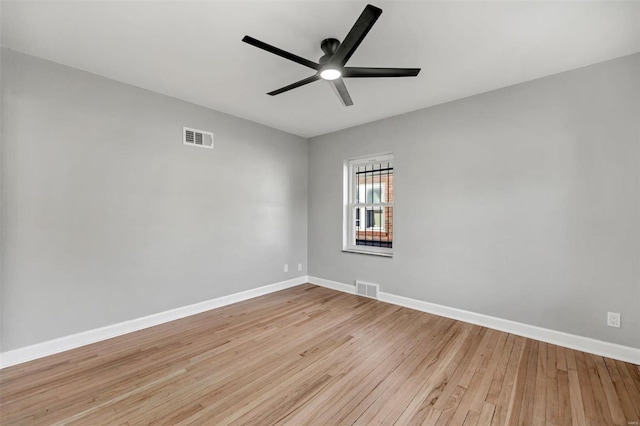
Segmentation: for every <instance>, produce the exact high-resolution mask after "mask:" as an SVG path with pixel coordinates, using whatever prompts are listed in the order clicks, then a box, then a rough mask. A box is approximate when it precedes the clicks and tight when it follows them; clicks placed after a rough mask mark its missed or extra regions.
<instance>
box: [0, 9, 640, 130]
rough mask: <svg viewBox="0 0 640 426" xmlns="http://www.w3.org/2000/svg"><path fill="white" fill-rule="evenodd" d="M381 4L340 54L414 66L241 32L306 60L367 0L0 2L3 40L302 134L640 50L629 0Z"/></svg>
mask: <svg viewBox="0 0 640 426" xmlns="http://www.w3.org/2000/svg"><path fill="white" fill-rule="evenodd" d="M371 1H372V3H373V4H374V5H376V6H378V7H380V8H382V10H383V13H382V16H381V17H380V19H379V20H378V21H377V23H376V24H375V25H374V27H373V29H372V30H371V32H370V33H369V35H368V36H367V37H366V39H365V40H364V42H363V43H362V44H361V45H360V47H359V49H358V50H357V51H356V53H355V54H354V55H353V57H352V58H351V60H350V61H349V63H348V65H351V66H373V67H375V66H378V67H422V72H421V73H420V75H419V76H418V77H416V78H392V79H346V80H345V82H346V84H347V87H348V89H349V91H350V93H351V97H352V98H353V101H354V106H351V107H348V108H347V107H344V106H342V104H341V103H340V101H339V100H338V99H337V97H336V96H335V94H334V93H333V91H332V90H331V89H330V87H329V86H328V85H327V84H326V83H325V82H323V81H319V82H315V83H312V84H310V85H307V86H304V87H301V88H298V89H295V90H293V91H291V92H288V93H285V94H282V95H279V96H275V97H271V96H267V95H266V94H265V93H266V92H268V91H271V90H274V89H277V88H279V87H282V86H285V85H287V84H289V83H292V82H294V81H297V80H299V79H302V78H305V77H307V76H310V75H312V74H313V71H312V70H310V69H308V68H305V67H303V66H301V65H298V64H296V63H293V62H289V61H287V60H285V59H283V58H280V57H278V56H275V55H272V54H269V53H267V52H264V51H262V50H259V49H257V48H255V47H253V46H250V45H248V44H245V43H242V42H241V39H242V37H243V36H244V35H245V34H247V35H251V36H253V37H255V38H258V39H260V40H262V41H265V42H267V43H269V44H273V45H275V46H278V47H280V48H282V49H285V50H288V51H290V52H292V53H295V54H298V55H300V56H303V57H306V58H308V59H311V60H313V61H317V60H318V58H319V57H320V56H321V55H322V52H321V50H320V41H321V40H322V39H323V38H327V37H335V38H338V39H339V40H342V39H343V38H344V36H345V35H346V34H347V32H348V31H349V29H350V28H351V26H352V25H353V23H354V22H355V20H356V19H357V18H358V16H359V15H360V12H361V11H362V9H363V8H364V6H365V5H366V2H360V1H324V2H320V1H297V2H280V1H278V2H276V1H264V0H263V1H253V2H246V1H224V2H222V1H209V2H205V1H200V2H179V1H174V2H141V1H129V2H115V1H105V2H102V1H89V2H82V3H81V2H59V1H42V2H34V1H31V2H26V1H3V2H2V11H1V12H2V34H1V35H2V44H3V45H4V46H7V47H10V48H12V49H15V50H19V51H22V52H25V53H28V54H31V55H34V56H39V57H42V58H45V59H49V60H51V61H55V62H58V63H62V64H65V65H69V66H72V67H75V68H79V69H82V70H86V71H90V72H92V73H95V74H99V75H102V76H105V77H108V78H111V79H114V80H119V81H122V82H125V83H128V84H132V85H135V86H139V87H142V88H145V89H149V90H152V91H155V92H159V93H163V94H166V95H169V96H173V97H176V98H179V99H183V100H185V101H189V102H193V103H195V104H198V105H202V106H205V107H208V108H211V109H214V110H218V111H223V112H226V113H229V114H233V115H236V116H239V117H243V118H246V119H249V120H252V121H255V122H258V123H262V124H265V125H268V126H271V127H275V128H278V129H282V130H285V131H287V132H290V133H294V134H297V135H300V136H304V137H311V136H316V135H320V134H324V133H328V132H332V131H335V130H339V129H343V128H346V127H351V126H355V125H358V124H362V123H366V122H370V121H373V120H377V119H381V118H385V117H389V116H393V115H398V114H401V113H404V112H408V111H412V110H416V109H419V108H424V107H428V106H431V105H435V104H439V103H443V102H447V101H451V100H454V99H459V98H463V97H466V96H470V95H474V94H477V93H482V92H486V91H489V90H493V89H497V88H500V87H504V86H508V85H512V84H515V83H520V82H523V81H527V80H531V79H535V78H539V77H543V76H546V75H550V74H555V73H558V72H562V71H567V70H571V69H575V68H578V67H582V66H585V65H589V64H593V63H597V62H601V61H605V60H608V59H612V58H616V57H620V56H624V55H628V54H631V53H634V52H638V51H640V2H637V1H635V2H622V1H603V2H584V1H582V2H579V1H573V2H540V1H512V2H481V1H473V2H452V1H448V2H418V1H408V2H403V1H375V0H371Z"/></svg>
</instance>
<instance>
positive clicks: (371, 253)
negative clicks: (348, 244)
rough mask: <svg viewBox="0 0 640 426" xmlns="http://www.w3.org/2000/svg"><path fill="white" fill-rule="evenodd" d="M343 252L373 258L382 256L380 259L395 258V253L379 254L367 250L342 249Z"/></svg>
mask: <svg viewBox="0 0 640 426" xmlns="http://www.w3.org/2000/svg"><path fill="white" fill-rule="evenodd" d="M342 252H343V253H355V254H368V255H371V256H380V257H393V253H379V252H375V251H367V250H355V249H342Z"/></svg>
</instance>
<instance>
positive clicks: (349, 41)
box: [331, 4, 382, 66]
mask: <svg viewBox="0 0 640 426" xmlns="http://www.w3.org/2000/svg"><path fill="white" fill-rule="evenodd" d="M381 13H382V9H379V8H377V7H375V6H372V5H370V4H368V5H367V7H365V8H364V10H363V11H362V14H360V17H359V18H358V20H357V21H356V23H355V24H354V25H353V27H352V28H351V31H349V34H347V36H346V37H345V38H344V40H343V41H342V44H340V46H338V49H337V50H336V53H334V55H333V57H332V58H331V63H333V64H338V65H340V66H342V65H344V64H346V63H347V61H348V60H349V58H351V55H353V52H355V51H356V49H357V48H358V46H360V43H362V40H364V37H365V36H366V35H367V33H368V32H369V30H370V29H371V27H373V24H375V23H376V21H377V20H378V17H379V16H380V14H381Z"/></svg>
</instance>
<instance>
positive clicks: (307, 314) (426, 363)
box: [0, 284, 640, 426]
mask: <svg viewBox="0 0 640 426" xmlns="http://www.w3.org/2000/svg"><path fill="white" fill-rule="evenodd" d="M0 386H1V387H0V398H1V401H0V403H1V405H0V408H1V417H0V420H1V421H0V423H2V424H3V425H9V424H29V425H31V424H35V425H39V424H46V425H50V424H82V425H104V424H148V423H153V424H169V425H175V424H181V425H182V424H184V425H187V424H198V425H201V424H206V425H223V424H259V425H262V424H276V423H282V424H291V425H300V424H318V425H335V424H358V425H368V424H398V425H405V424H451V425H473V424H478V425H490V424H496V425H502V424H549V425H568V424H575V425H587V424H594V425H625V426H628V425H637V424H638V423H637V422H638V419H639V418H640V369H639V368H638V366H635V365H632V364H627V363H624V362H619V361H614V360H612V359H607V358H603V357H599V356H595V355H590V354H586V353H583V352H578V351H574V350H570V349H565V348H562V347H559V346H554V345H550V344H546V343H541V342H538V341H534V340H530V339H526V338H523V337H518V336H514V335H511V334H507V333H503V332H498V331H495V330H490V329H486V328H483V327H479V326H474V325H470V324H466V323H462V322H459V321H454V320H450V319H446V318H441V317H437V316H434V315H429V314H425V313H422V312H418V311H413V310H410V309H406V308H401V307H397V306H394V305H390V304H386V303H382V302H376V301H373V300H369V299H364V298H360V297H357V296H353V295H348V294H344V293H339V292H336V291H332V290H328V289H325V288H321V287H316V286H313V285H309V284H306V285H302V286H298V287H295V288H292V289H288V290H284V291H281V292H278V293H273V294H269V295H266V296H262V297H260V298H256V299H252V300H248V301H245V302H242V303H238V304H235V305H230V306H227V307H224V308H220V309H216V310H213V311H209V312H205V313H202V314H199V315H195V316H192V317H188V318H185V319H182V320H178V321H174V322H171V323H167V324H163V325H160V326H157V327H153V328H149V329H146V330H142V331H139V332H135V333H131V334H128V335H125V336H121V337H118V338H115V339H111V340H108V341H104V342H100V343H96V344H93V345H90V346H85V347H82V348H79V349H75V350H72V351H68V352H65V353H61V354H57V355H53V356H50V357H47V358H43V359H40V360H36V361H33V362H30V363H25V364H21V365H18V366H15V367H11V368H7V369H4V370H2V371H1V372H0ZM634 422H635V423H634Z"/></svg>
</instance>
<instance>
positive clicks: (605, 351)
mask: <svg viewBox="0 0 640 426" xmlns="http://www.w3.org/2000/svg"><path fill="white" fill-rule="evenodd" d="M308 278H309V282H310V283H312V284H316V285H319V286H322V287H327V288H330V289H333V290H338V291H343V292H345V293H350V294H354V293H355V286H354V285H349V284H344V283H339V282H336V281H330V280H325V279H323V278H317V277H312V276H310V277H308ZM379 297H380V301H382V302H387V303H392V304H394V305H398V306H404V307H406V308H410V309H415V310H417V311H422V312H427V313H430V314H434V315H439V316H442V317H446V318H451V319H455V320H459V321H463V322H468V323H471V324H476V325H480V326H483V327H487V328H492V329H494V330H500V331H504V332H506V333H511V334H516V335H518V336H523V337H528V338H530V339H535V340H539V341H542V342H546V343H551V344H554V345H558V346H564V347H567V348H571V349H575V350H579V351H582V352H588V353H591V354H595V355H600V356H605V357H607V358H613V359H617V360H620V361H625V362H630V363H633V364H637V365H640V349H637V348H632V347H630V346H623V345H618V344H615V343H609V342H604V341H602V340H596V339H592V338H589V337H583V336H578V335H575V334H569V333H565V332H562V331H556V330H551V329H548V328H542V327H537V326H534V325H528V324H524V323H520V322H516V321H511V320H507V319H502V318H497V317H492V316H489V315H484V314H478V313H475V312H470V311H464V310H462V309H456V308H450V307H448V306H443V305H438V304H435V303H429V302H424V301H422V300H417V299H411V298H409V297H403V296H397V295H395V294H391V293H384V292H380V293H379Z"/></svg>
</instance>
